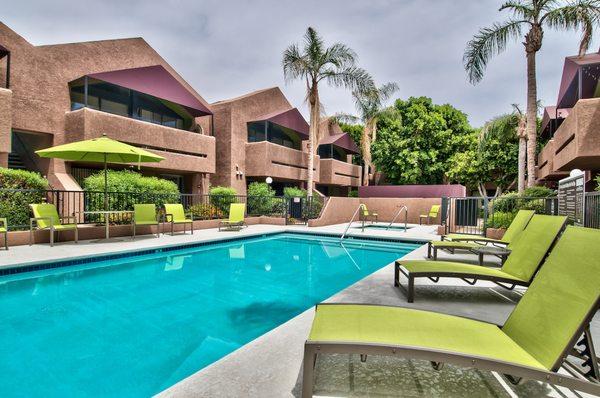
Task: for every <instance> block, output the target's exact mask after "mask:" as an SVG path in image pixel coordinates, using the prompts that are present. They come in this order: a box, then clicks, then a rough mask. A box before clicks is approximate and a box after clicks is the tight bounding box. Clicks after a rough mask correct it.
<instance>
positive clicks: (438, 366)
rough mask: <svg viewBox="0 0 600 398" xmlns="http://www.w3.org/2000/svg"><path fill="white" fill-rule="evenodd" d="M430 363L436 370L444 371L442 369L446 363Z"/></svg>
mask: <svg viewBox="0 0 600 398" xmlns="http://www.w3.org/2000/svg"><path fill="white" fill-rule="evenodd" d="M430 363H431V367H432V368H433V369H434V370H442V368H443V367H444V363H443V362H435V361H430Z"/></svg>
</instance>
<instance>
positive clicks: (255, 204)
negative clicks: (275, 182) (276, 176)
mask: <svg viewBox="0 0 600 398" xmlns="http://www.w3.org/2000/svg"><path fill="white" fill-rule="evenodd" d="M247 195H248V203H247V205H248V209H247V211H248V214H251V215H256V216H264V215H270V214H272V213H273V211H274V210H275V207H276V204H277V202H276V201H275V200H274V198H275V190H274V189H273V188H271V186H270V185H269V184H267V183H266V182H253V183H251V184H250V185H249V186H248V193H247Z"/></svg>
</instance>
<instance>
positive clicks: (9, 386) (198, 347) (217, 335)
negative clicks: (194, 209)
mask: <svg viewBox="0 0 600 398" xmlns="http://www.w3.org/2000/svg"><path fill="white" fill-rule="evenodd" d="M417 246H418V245H415V244H409V243H401V242H397V243H396V242H394V243H390V242H380V241H366V240H359V239H352V240H347V241H345V242H344V243H343V244H340V242H339V239H337V238H328V237H317V236H314V235H301V234H276V235H271V236H262V237H257V238H250V239H245V240H238V241H230V242H227V243H217V244H210V245H205V246H198V247H195V248H187V249H185V248H184V249H178V250H173V251H165V252H159V253H154V254H147V255H140V256H130V257H125V258H120V259H117V260H106V261H99V262H95V263H91V264H86V265H80V266H68V267H63V268H54V269H50V270H45V271H36V272H28V273H22V274H16V275H10V276H4V277H1V278H0V325H1V326H0V396H2V397H17V396H19V397H42V396H43V397H67V396H68V397H71V396H84V397H98V396H103V397H106V396H126V397H144V396H149V395H152V394H155V393H158V392H160V391H162V390H164V389H165V388H167V387H169V386H171V385H173V384H175V383H176V382H178V381H179V380H182V379H183V378H185V377H187V376H189V375H191V374H192V373H194V372H196V371H198V370H199V369H201V368H203V367H205V366H207V365H209V364H211V363H212V362H214V361H216V360H218V359H219V358H222V357H223V356H225V355H227V354H228V353H230V352H232V351H234V350H235V349H237V348H239V347H241V346H242V345H244V344H246V343H248V342H249V341H251V340H253V339H255V338H256V337H258V336H260V335H262V334H264V333H265V332H267V331H269V330H271V329H273V328H275V327H276V326H278V325H280V324H282V323H284V322H285V321H287V320H289V319H291V318H292V317H294V316H296V315H298V314H300V313H301V312H303V311H304V310H306V309H308V308H309V307H311V306H313V305H315V304H316V303H318V302H320V301H322V300H324V299H326V298H328V297H330V296H331V295H333V294H335V293H336V292H338V291H340V290H342V289H344V288H345V287H347V286H349V285H351V284H352V283H354V282H356V281H358V280H359V279H361V278H363V277H365V276H367V275H369V274H371V273H372V272H374V271H376V270H378V269H380V268H381V267H383V266H385V265H387V264H389V263H391V262H393V261H394V260H395V259H397V258H399V257H402V256H403V255H405V254H406V253H408V252H410V251H412V250H414V249H415V248H416V247H417Z"/></svg>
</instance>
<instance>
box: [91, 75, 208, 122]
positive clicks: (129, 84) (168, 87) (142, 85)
mask: <svg viewBox="0 0 600 398" xmlns="http://www.w3.org/2000/svg"><path fill="white" fill-rule="evenodd" d="M87 76H88V77H90V78H93V79H97V80H102V81H104V82H107V83H111V84H115V85H117V86H121V87H126V88H129V89H131V90H135V91H139V92H141V93H144V94H148V95H152V96H154V97H157V98H160V99H163V100H167V101H170V102H173V103H175V104H179V105H181V106H183V107H184V108H185V109H186V110H187V111H188V112H189V113H190V114H191V115H192V116H194V117H199V116H206V115H212V112H211V111H210V109H208V107H206V106H205V105H204V104H203V103H202V102H200V100H198V98H196V97H195V96H194V94H192V93H191V92H190V91H189V90H188V89H187V88H185V86H183V85H182V84H181V83H180V82H179V81H178V80H177V79H176V78H175V77H174V76H173V75H172V74H171V73H169V71H167V70H166V69H165V68H164V67H162V66H161V65H154V66H146V67H141V68H131V69H121V70H115V71H109V72H100V73H92V74H89V75H87Z"/></svg>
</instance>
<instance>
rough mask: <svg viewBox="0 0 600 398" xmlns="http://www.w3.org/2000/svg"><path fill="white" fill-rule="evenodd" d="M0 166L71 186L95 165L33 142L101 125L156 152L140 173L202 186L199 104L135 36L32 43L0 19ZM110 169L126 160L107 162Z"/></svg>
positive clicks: (208, 145)
mask: <svg viewBox="0 0 600 398" xmlns="http://www.w3.org/2000/svg"><path fill="white" fill-rule="evenodd" d="M0 87H1V88H0V166H1V167H13V168H25V169H30V170H35V171H39V172H40V173H41V174H43V175H45V176H47V178H48V179H49V181H50V183H51V184H52V186H53V187H54V188H55V189H66V190H78V189H80V187H79V184H78V183H77V181H81V179H82V178H83V177H85V176H86V175H89V174H90V173H91V172H92V171H93V169H94V168H98V167H99V165H97V164H84V163H78V162H65V161H62V160H54V159H53V160H49V159H41V158H39V157H38V156H37V155H35V153H34V152H35V150H37V149H41V148H45V147H49V146H52V145H59V144H63V143H68V142H73V141H78V140H83V139H90V138H95V137H99V136H101V135H102V134H106V135H107V136H108V137H110V138H114V139H117V140H120V141H123V142H127V143H129V144H132V145H134V146H138V147H143V148H147V149H150V150H152V151H154V152H155V153H157V154H159V155H161V156H163V157H165V160H163V161H162V162H160V163H157V164H144V165H143V166H142V169H141V170H142V172H143V173H144V174H150V175H157V176H161V177H164V178H169V179H172V180H173V181H175V182H177V183H178V184H179V186H180V189H181V190H182V191H184V192H205V191H206V190H207V188H208V184H209V180H210V175H212V174H214V172H215V138H214V137H213V136H212V133H213V132H212V123H211V118H212V111H211V109H210V106H209V105H208V103H207V102H206V101H205V100H204V99H203V98H202V97H201V96H200V94H198V93H197V92H196V91H195V90H194V89H193V88H192V87H191V86H190V85H189V84H188V83H187V82H186V81H185V80H184V79H183V78H182V77H181V76H179V75H178V74H177V72H176V71H175V70H174V69H173V68H172V67H171V66H170V65H169V64H168V63H167V62H166V61H165V60H164V59H163V58H162V57H161V56H160V55H159V54H158V53H157V52H156V51H155V50H153V49H152V47H150V46H149V45H148V43H146V41H144V40H143V39H141V38H131V39H121V40H103V41H94V42H83V43H69V44H58V45H45V46H34V45H32V44H31V43H29V42H27V40H25V39H24V38H23V37H21V36H19V35H18V34H17V33H16V32H14V31H12V30H11V29H10V28H8V27H7V26H6V25H4V24H2V23H0ZM111 167H112V168H122V167H126V166H119V165H111Z"/></svg>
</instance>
